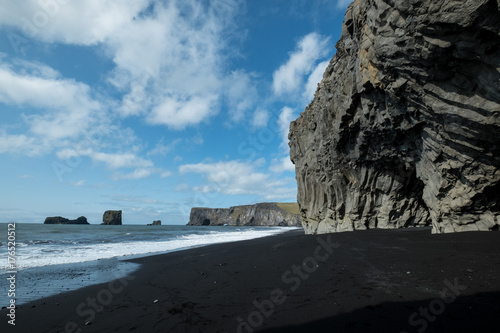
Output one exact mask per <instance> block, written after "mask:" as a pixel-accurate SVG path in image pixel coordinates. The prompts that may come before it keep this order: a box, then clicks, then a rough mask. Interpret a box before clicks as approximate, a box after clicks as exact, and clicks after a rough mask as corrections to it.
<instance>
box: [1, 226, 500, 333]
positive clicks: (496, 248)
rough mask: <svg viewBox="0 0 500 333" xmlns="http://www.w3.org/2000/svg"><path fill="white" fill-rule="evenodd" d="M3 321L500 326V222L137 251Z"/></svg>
mask: <svg viewBox="0 0 500 333" xmlns="http://www.w3.org/2000/svg"><path fill="white" fill-rule="evenodd" d="M133 261H134V262H137V263H140V264H142V266H141V268H140V269H139V270H138V271H136V272H134V273H133V274H132V275H130V276H127V277H126V278H124V279H122V280H116V281H113V282H110V283H104V284H100V285H94V286H90V287H85V288H83V289H80V290H77V291H73V292H68V293H64V294H61V295H57V296H52V297H49V298H45V299H41V300H39V301H35V302H33V303H30V304H26V305H22V306H20V307H19V308H17V309H16V318H15V319H16V321H15V323H16V325H15V326H11V325H9V324H7V320H8V319H9V318H8V317H7V316H6V314H7V309H2V310H1V311H0V315H1V318H2V323H1V324H0V328H1V329H0V331H1V332H258V331H263V332H497V331H498V323H497V316H498V314H499V313H500V233H497V232H473V233H458V234H444V235H431V234H430V229H428V228H425V229H400V230H369V231H357V232H350V233H338V234H332V235H321V236H306V235H304V234H303V232H302V231H292V232H287V233H285V234H282V235H278V236H271V237H266V238H262V239H256V240H251V241H243V242H236V243H227V244H219V245H212V246H208V247H202V248H196V249H192V250H186V251H180V252H174V253H169V254H164V255H156V256H151V257H146V258H140V259H134V260H133Z"/></svg>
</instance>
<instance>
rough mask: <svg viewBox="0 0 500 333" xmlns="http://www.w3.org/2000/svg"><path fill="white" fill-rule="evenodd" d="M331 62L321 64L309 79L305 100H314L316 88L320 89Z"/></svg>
mask: <svg viewBox="0 0 500 333" xmlns="http://www.w3.org/2000/svg"><path fill="white" fill-rule="evenodd" d="M329 63H330V61H328V60H327V61H323V62H320V63H319V64H318V65H317V66H316V68H315V69H314V70H313V71H312V73H311V75H309V78H308V79H307V83H306V87H305V91H304V99H307V100H312V99H313V97H314V94H315V93H316V88H317V87H318V83H320V82H321V80H322V79H323V74H324V73H325V70H326V68H327V67H328V64H329Z"/></svg>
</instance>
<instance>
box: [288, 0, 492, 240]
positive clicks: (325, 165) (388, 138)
mask: <svg viewBox="0 0 500 333" xmlns="http://www.w3.org/2000/svg"><path fill="white" fill-rule="evenodd" d="M499 11H500V2H498V1H497V0H463V1H458V2H457V1H450V0H425V1H422V0H406V1H389V2H388V1H384V0H356V1H354V2H353V3H352V4H351V5H350V6H349V8H348V9H347V12H346V15H345V21H344V24H343V27H342V35H341V39H340V41H339V42H338V43H337V45H336V48H337V54H336V55H335V56H334V57H333V59H332V60H331V62H330V64H329V65H328V67H327V69H326V72H325V73H324V76H323V79H322V81H321V83H320V84H319V85H318V88H317V91H316V94H315V96H314V99H313V101H312V102H311V104H310V105H309V106H308V107H307V108H306V110H305V111H304V112H303V113H302V114H301V116H300V118H298V119H297V120H296V121H294V122H292V124H291V126H290V134H289V138H290V156H291V159H292V161H293V162H294V164H295V169H296V178H297V183H298V203H299V205H300V209H301V217H302V221H303V226H304V228H305V231H306V233H308V234H316V233H328V232H339V231H351V230H355V229H369V228H400V227H412V226H426V225H432V232H433V233H448V232H458V231H478V230H484V231H487V230H498V229H499V226H500V182H499V180H500V140H499V135H500V89H499V88H500V12H499Z"/></svg>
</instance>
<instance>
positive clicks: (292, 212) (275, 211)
mask: <svg viewBox="0 0 500 333" xmlns="http://www.w3.org/2000/svg"><path fill="white" fill-rule="evenodd" d="M225 224H227V225H231V226H301V221H300V215H299V209H298V205H297V204H296V203H258V204H255V205H247V206H235V207H231V208H193V209H191V215H190V217H189V223H188V224H187V225H211V226H217V225H225Z"/></svg>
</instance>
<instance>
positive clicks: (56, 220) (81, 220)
mask: <svg viewBox="0 0 500 333" xmlns="http://www.w3.org/2000/svg"><path fill="white" fill-rule="evenodd" d="M43 224H90V223H89V222H88V221H87V218H86V217H85V216H80V217H79V218H77V219H76V220H69V219H67V218H64V217H61V216H54V217H47V218H46V219H45V222H43Z"/></svg>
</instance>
